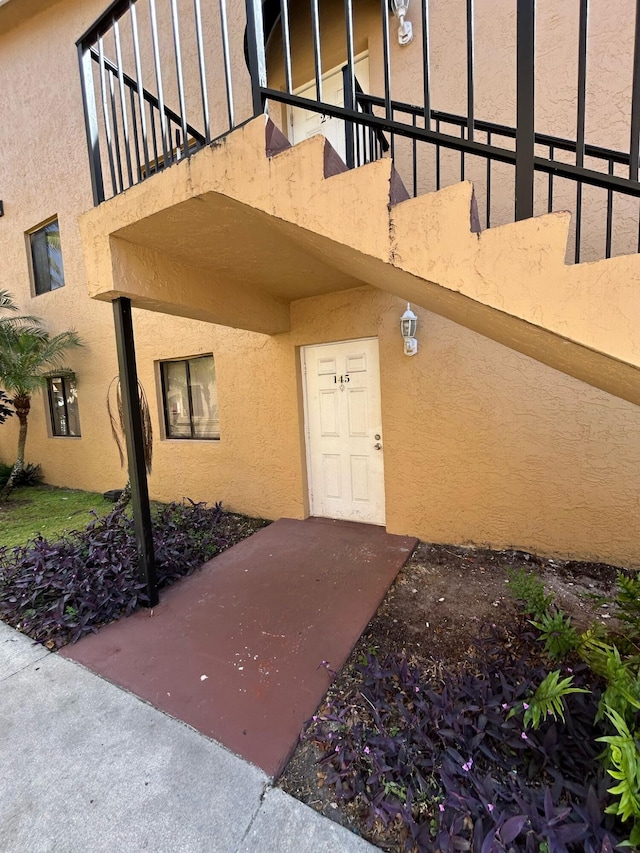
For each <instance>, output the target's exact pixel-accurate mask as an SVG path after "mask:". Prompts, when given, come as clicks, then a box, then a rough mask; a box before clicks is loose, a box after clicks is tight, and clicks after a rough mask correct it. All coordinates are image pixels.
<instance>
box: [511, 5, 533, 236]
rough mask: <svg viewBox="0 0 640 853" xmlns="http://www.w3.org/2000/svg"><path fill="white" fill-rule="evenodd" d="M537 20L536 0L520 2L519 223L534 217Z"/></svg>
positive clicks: (518, 67) (516, 205)
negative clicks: (521, 220) (520, 220)
mask: <svg viewBox="0 0 640 853" xmlns="http://www.w3.org/2000/svg"><path fill="white" fill-rule="evenodd" d="M535 20H536V14H535V0H518V6H517V63H516V64H517V87H516V88H517V110H516V111H517V127H516V200H515V215H516V220H519V219H528V218H529V217H530V216H533V172H534V148H535V126H534V91H535V86H534V81H535Z"/></svg>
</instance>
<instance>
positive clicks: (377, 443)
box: [373, 441, 382, 450]
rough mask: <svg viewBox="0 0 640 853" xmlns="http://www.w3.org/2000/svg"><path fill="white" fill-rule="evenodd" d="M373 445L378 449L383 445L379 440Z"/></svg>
mask: <svg viewBox="0 0 640 853" xmlns="http://www.w3.org/2000/svg"><path fill="white" fill-rule="evenodd" d="M373 446H374V447H375V449H376V450H382V445H381V444H380V442H379V441H376V443H375V444H374V445H373Z"/></svg>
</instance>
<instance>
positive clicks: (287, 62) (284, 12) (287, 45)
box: [222, 0, 349, 92]
mask: <svg viewBox="0 0 640 853" xmlns="http://www.w3.org/2000/svg"><path fill="white" fill-rule="evenodd" d="M222 2H224V0H222ZM280 8H281V16H280V17H281V24H282V50H283V53H284V79H285V84H286V87H287V92H292V91H293V75H292V73H291V33H290V29H289V0H281V4H280ZM347 43H348V42H347ZM348 56H349V52H348V50H347V58H348Z"/></svg>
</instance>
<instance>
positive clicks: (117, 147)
mask: <svg viewBox="0 0 640 853" xmlns="http://www.w3.org/2000/svg"><path fill="white" fill-rule="evenodd" d="M109 95H110V99H109V100H110V101H111V117H112V119H113V144H114V148H115V150H116V172H117V175H118V180H119V186H120V189H119V190H118V192H122V191H123V190H124V178H123V176H122V155H121V153H120V134H119V133H118V115H117V113H116V94H115V88H114V85H113V71H109Z"/></svg>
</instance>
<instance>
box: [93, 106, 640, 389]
mask: <svg viewBox="0 0 640 853" xmlns="http://www.w3.org/2000/svg"><path fill="white" fill-rule="evenodd" d="M271 128H272V125H271V124H270V122H269V120H268V119H265V117H259V118H257V119H254V120H253V121H251V122H249V123H248V124H246V125H244V126H243V127H241V128H238V129H236V130H235V131H234V132H233V133H231V134H229V135H228V136H226V137H225V138H224V139H223V140H221V141H219V142H216V143H215V144H213V145H212V146H210V147H208V148H206V149H203V150H202V151H200V152H198V153H197V154H195V155H194V156H192V157H191V158H189V159H188V160H185V161H183V162H182V163H179V164H177V165H175V166H172V167H171V168H170V169H168V170H166V171H165V172H163V173H160V174H158V175H155V176H152V177H151V178H149V179H148V180H147V181H144V182H143V183H141V184H139V185H137V186H134V187H132V188H131V189H130V190H128V191H127V192H125V193H123V194H122V195H120V196H117V197H116V198H114V199H111V200H110V201H108V202H106V203H105V204H103V205H100V206H99V207H98V208H95V209H94V210H92V211H89V212H88V213H87V214H85V215H84V216H83V217H82V218H81V222H80V227H81V233H82V239H83V247H84V250H85V258H86V266H87V276H88V280H89V289H90V293H91V295H93V296H96V297H97V298H106V299H110V298H114V294H119V293H122V292H123V291H122V290H120V289H119V283H118V281H117V277H118V276H119V275H122V270H121V269H120V270H115V271H114V268H113V263H112V258H111V240H112V238H116V239H121V240H123V241H126V240H127V239H128V233H127V228H128V226H129V225H134V224H135V225H138V224H139V223H140V222H141V221H144V219H145V218H147V217H149V218H151V217H154V216H157V215H159V214H161V213H162V211H165V212H168V213H169V214H170V212H171V210H172V209H174V208H176V207H177V206H179V205H180V204H182V203H183V202H186V201H190V200H192V199H194V198H196V199H200V200H201V201H204V202H206V201H207V198H208V197H209V196H222V197H226V198H228V199H233V200H234V201H236V202H238V203H239V204H240V205H243V206H246V207H247V208H250V209H251V210H252V211H254V212H255V211H261V212H262V213H264V214H265V215H266V216H267V217H269V221H270V222H271V223H272V226H273V228H274V229H275V231H279V232H280V233H282V234H286V235H287V236H288V237H289V238H290V239H291V240H293V241H295V242H296V243H297V244H299V245H301V246H303V247H304V248H305V249H306V251H308V252H309V253H311V254H312V255H313V254H316V255H317V256H318V257H321V258H322V260H323V261H324V262H325V263H328V264H330V265H331V266H333V267H334V268H335V269H337V270H341V271H343V272H348V273H349V274H350V275H353V276H355V277H356V278H357V279H358V280H360V281H362V282H364V283H367V284H370V285H373V286H375V287H378V288H380V289H383V290H386V291H388V292H391V293H394V294H395V295H398V296H400V297H402V298H403V299H407V300H409V301H411V302H414V303H415V304H417V305H420V306H422V307H424V308H426V309H428V310H432V311H435V312H437V313H440V314H442V315H443V316H446V317H448V318H449V319H451V320H454V321H455V322H457V323H460V324H461V325H464V326H467V327H469V328H471V329H473V330H474V331H478V332H480V333H482V334H484V335H486V336H487V337H490V338H492V339H494V340H496V341H499V342H500V343H503V344H505V345H506V346H510V347H512V348H513V349H516V350H518V351H520V352H523V353H525V354H527V355H530V356H532V357H533V358H536V359H538V360H540V361H543V362H544V363H546V364H549V365H551V366H553V367H556V368H558V369H559V370H562V371H564V372H566V373H569V374H570V375H573V376H577V377H578V378H581V379H584V380H585V381H587V382H590V383H591V384H593V385H596V386H597V387H600V388H604V390H607V391H610V392H611V393H614V394H618V395H619V396H621V397H624V398H625V399H629V400H632V401H633V402H636V403H640V391H639V390H638V389H639V388H640V382H638V379H639V378H640V370H639V368H640V340H639V339H638V336H637V335H636V334H635V333H634V320H635V318H636V317H638V316H639V311H638V309H640V256H626V257H622V258H613V259H609V260H606V261H599V262H596V263H593V264H580V265H577V266H574V267H568V266H567V265H566V264H565V263H564V257H565V251H566V241H567V234H568V226H569V219H568V214H562V213H560V214H548V215H545V216H541V217H538V218H535V219H531V220H526V221H523V222H518V223H514V224H512V225H505V226H501V227H498V228H493V229H490V230H488V231H485V232H482V233H480V234H479V233H476V232H475V231H472V229H471V218H472V201H473V189H472V186H471V184H470V183H468V182H467V183H462V184H457V185H455V186H452V187H449V188H447V189H444V190H441V191H439V192H435V193H431V194H428V195H424V196H419V197H418V198H415V199H410V200H405V201H401V202H400V203H397V204H393V202H394V201H396V200H397V197H396V198H394V197H393V196H394V195H396V196H397V187H398V179H397V175H396V174H395V171H394V169H393V165H392V164H391V162H390V160H388V159H383V160H379V161H376V162H374V163H370V164H367V165H366V166H363V167H360V168H359V169H355V170H350V171H343V172H339V173H337V174H332V175H331V176H329V177H327V163H329V162H331V161H332V158H331V157H328V156H327V151H326V149H327V147H329V143H328V142H327V141H326V140H325V139H324V138H323V137H321V136H317V137H313V138H311V139H308V140H305V141H304V142H302V143H299V144H298V145H296V146H293V147H284V148H283V147H282V146H277V145H276V146H275V149H274V148H273V147H271V150H272V151H274V150H275V152H276V153H273V154H272V156H268V155H267V149H268V148H269V146H270V145H271V144H272V142H271V143H270V142H269V139H271V141H273V131H272V130H271ZM333 159H335V158H333ZM333 171H335V170H333ZM175 313H179V312H178V311H176V312H175ZM184 315H185V316H194V314H193V312H192V313H191V314H189V313H188V312H187V310H186V309H185V314H184ZM213 321H214V322H218V321H217V320H213Z"/></svg>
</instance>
